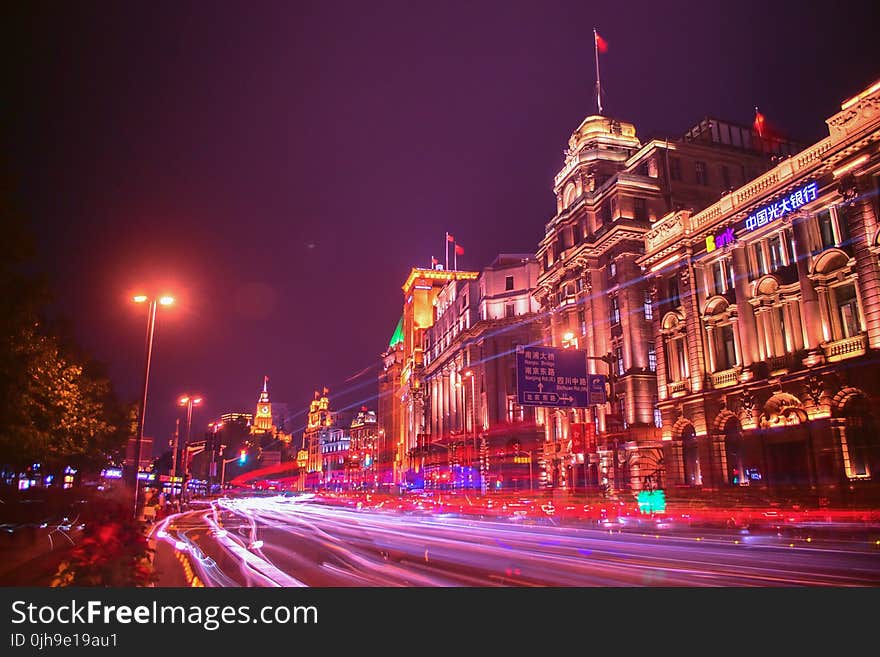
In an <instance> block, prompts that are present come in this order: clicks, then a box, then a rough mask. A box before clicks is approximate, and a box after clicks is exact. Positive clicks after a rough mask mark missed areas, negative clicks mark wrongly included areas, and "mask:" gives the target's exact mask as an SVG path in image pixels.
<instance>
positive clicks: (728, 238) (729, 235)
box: [706, 228, 736, 253]
mask: <svg viewBox="0 0 880 657" xmlns="http://www.w3.org/2000/svg"><path fill="white" fill-rule="evenodd" d="M735 241H736V236H735V235H734V234H733V228H727V229H725V230H724V232H721V233H718V234H717V235H706V253H712V251H714V250H715V249H720V248H721V247H722V246H727V245H728V244H733V243H734V242H735Z"/></svg>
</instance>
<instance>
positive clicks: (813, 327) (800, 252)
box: [792, 215, 825, 350]
mask: <svg viewBox="0 0 880 657" xmlns="http://www.w3.org/2000/svg"><path fill="white" fill-rule="evenodd" d="M809 221H810V218H809V217H808V216H806V215H799V216H797V217H795V219H794V220H793V221H792V226H793V227H794V250H795V257H796V258H797V272H798V282H799V283H800V286H801V302H802V303H803V305H804V312H803V319H804V321H803V324H804V337H805V339H806V340H807V343H806V344H805V345H804V347H806V348H807V349H810V350H815V349H818V348H819V345H820V344H821V343H822V342H824V340H825V337H824V336H823V335H822V322H823V318H822V315H821V313H820V304H819V295H818V293H817V292H816V289H815V288H814V287H813V282H812V281H811V280H810V277H809V273H810V272H809V268H808V265H807V260H808V258H809V254H810V240H809V232H808V228H809Z"/></svg>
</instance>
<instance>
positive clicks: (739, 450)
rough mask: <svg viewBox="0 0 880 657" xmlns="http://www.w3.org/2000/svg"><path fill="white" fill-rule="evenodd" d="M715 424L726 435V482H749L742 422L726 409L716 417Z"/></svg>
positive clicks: (739, 483) (732, 483)
mask: <svg viewBox="0 0 880 657" xmlns="http://www.w3.org/2000/svg"><path fill="white" fill-rule="evenodd" d="M715 425H716V427H719V431H718V433H720V434H722V435H723V436H724V453H725V457H726V461H727V473H726V483H727V484H728V485H731V486H743V485H745V484H747V483H748V476H747V474H746V454H745V442H744V441H743V435H742V424H741V423H740V421H739V418H738V417H736V415H734V414H733V413H731V412H730V411H728V410H724V411H722V412H721V413H719V415H718V417H717V418H716V419H715ZM719 425H720V426H719Z"/></svg>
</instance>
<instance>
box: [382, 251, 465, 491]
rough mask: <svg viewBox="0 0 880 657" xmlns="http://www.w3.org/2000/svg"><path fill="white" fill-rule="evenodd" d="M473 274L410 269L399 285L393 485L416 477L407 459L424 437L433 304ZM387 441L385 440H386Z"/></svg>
mask: <svg viewBox="0 0 880 657" xmlns="http://www.w3.org/2000/svg"><path fill="white" fill-rule="evenodd" d="M476 277H477V272H471V271H447V270H442V269H419V268H413V270H412V271H411V272H410V274H409V276H408V277H407V279H406V282H405V283H404V284H403V298H404V304H403V321H402V324H401V327H402V330H403V335H402V338H403V342H402V352H401V354H400V358H401V363H400V380H399V383H398V384H397V385H396V387H395V388H394V389H393V390H392V392H391V396H392V397H393V400H394V403H395V404H399V405H400V419H399V421H400V426H399V436H398V435H395V436H394V440H395V442H396V444H394V445H393V446H392V449H393V450H394V481H395V483H398V484H401V483H404V482H405V481H407V479H412V477H414V476H418V472H417V468H418V462H416V461H412V460H411V459H410V454H411V453H412V450H413V449H415V448H416V447H423V446H424V445H425V441H426V435H425V391H424V386H423V384H422V369H423V368H424V360H423V356H424V332H425V330H427V329H428V328H430V327H431V325H432V324H433V323H434V301H435V300H436V299H437V295H438V294H439V293H440V291H441V290H442V289H443V287H444V286H445V285H446V284H447V283H448V282H449V281H454V280H473V279H475V278H476ZM386 439H387V436H386Z"/></svg>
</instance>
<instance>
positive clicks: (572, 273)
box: [535, 116, 797, 489]
mask: <svg viewBox="0 0 880 657" xmlns="http://www.w3.org/2000/svg"><path fill="white" fill-rule="evenodd" d="M796 148H797V147H796V146H795V145H793V144H789V143H788V142H781V141H778V140H777V141H775V142H773V143H770V142H768V141H766V140H762V139H761V138H759V137H758V135H757V134H755V133H754V132H753V131H752V130H751V129H749V128H745V127H742V126H736V125H734V124H731V123H727V122H723V121H718V120H716V119H707V120H705V121H703V122H701V123H700V124H699V125H697V126H695V127H694V128H693V129H692V130H690V131H689V132H688V133H687V134H686V135H685V136H684V137H683V138H680V139H675V140H658V139H655V140H652V141H649V142H648V143H645V144H642V143H641V142H640V141H639V140H638V138H637V137H636V130H635V127H634V126H633V125H632V124H630V123H625V122H622V121H617V120H615V119H612V118H609V117H605V116H588V117H587V118H585V119H584V120H583V122H582V123H581V124H580V126H578V128H577V129H576V130H575V131H574V133H573V134H572V136H571V138H570V140H569V143H568V149H567V150H566V155H565V165H564V166H563V168H562V170H561V171H560V172H559V173H558V174H557V175H556V177H555V179H554V185H553V191H554V194H555V196H556V215H555V216H554V217H553V218H552V219H550V221H549V222H548V223H547V224H546V227H545V236H544V238H543V239H542V240H541V242H540V245H539V247H538V251H537V257H538V260H539V262H540V263H541V269H542V271H541V274H540V276H539V279H538V289H537V291H536V294H535V296H536V298H537V299H538V301H539V303H540V305H541V309H542V310H543V311H544V312H545V313H546V315H547V320H546V324H545V344H549V345H553V346H556V347H563V346H569V347H574V348H577V349H582V350H585V351H586V354H587V356H588V358H589V360H588V365H589V371H590V372H591V373H593V374H604V375H609V376H613V378H614V379H615V380H614V383H613V390H612V396H611V398H610V399H609V402H608V404H606V405H604V406H599V407H594V408H590V409H558V410H557V409H549V408H548V409H541V410H540V411H539V413H538V421H539V422H541V423H543V424H544V426H545V430H546V439H547V445H546V449H545V452H546V453H545V458H546V462H547V466H548V476H549V478H550V481H549V483H550V485H552V486H553V487H558V488H576V487H580V488H584V487H598V486H606V485H607V486H609V487H610V488H612V489H620V488H634V489H638V488H639V487H640V486H641V484H642V482H643V481H644V477H646V476H648V475H651V473H653V472H655V471H656V470H658V468H659V467H660V449H659V445H660V434H659V430H658V424H659V418H657V417H656V415H655V412H654V411H655V405H656V401H657V400H656V395H657V386H656V380H655V372H654V371H655V369H656V362H657V361H656V352H657V343H656V340H655V338H654V334H653V331H652V321H653V319H652V317H653V313H654V308H653V305H652V303H651V300H650V297H649V296H648V286H647V283H646V282H645V281H644V280H643V278H642V272H641V269H640V267H639V266H638V264H637V259H638V258H639V257H640V256H641V255H642V254H643V253H644V239H645V234H646V233H648V232H649V231H650V230H651V229H652V227H653V225H654V222H656V221H658V220H659V219H661V218H662V217H664V216H666V215H667V214H668V213H669V212H670V211H673V210H678V209H682V208H690V209H696V210H698V209H702V208H704V207H706V206H707V205H709V204H710V203H713V202H714V201H716V200H718V198H719V197H720V196H721V194H722V193H723V192H725V191H727V190H729V189H730V188H731V187H733V186H736V185H741V184H743V183H745V182H746V181H748V180H751V179H752V178H753V177H754V176H755V175H757V173H758V172H760V171H764V170H766V169H767V168H768V167H769V165H770V158H769V156H768V153H789V152H793V151H795V150H796ZM585 459H586V461H587V462H588V463H587V467H584V460H585Z"/></svg>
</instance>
